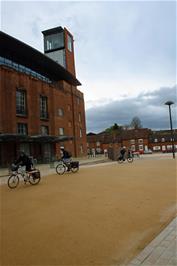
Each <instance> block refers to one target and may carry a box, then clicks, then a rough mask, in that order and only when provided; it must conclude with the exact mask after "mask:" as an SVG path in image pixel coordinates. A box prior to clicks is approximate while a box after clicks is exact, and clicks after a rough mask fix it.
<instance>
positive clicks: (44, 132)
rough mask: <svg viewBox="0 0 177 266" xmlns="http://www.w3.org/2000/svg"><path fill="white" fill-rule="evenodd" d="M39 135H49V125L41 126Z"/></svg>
mask: <svg viewBox="0 0 177 266" xmlns="http://www.w3.org/2000/svg"><path fill="white" fill-rule="evenodd" d="M41 135H43V136H46V135H49V127H48V126H41Z"/></svg>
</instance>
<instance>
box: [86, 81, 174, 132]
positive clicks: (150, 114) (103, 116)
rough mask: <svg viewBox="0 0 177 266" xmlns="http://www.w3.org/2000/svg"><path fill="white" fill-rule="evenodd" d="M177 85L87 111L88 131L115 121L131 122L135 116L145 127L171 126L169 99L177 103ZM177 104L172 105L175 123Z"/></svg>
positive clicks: (120, 123)
mask: <svg viewBox="0 0 177 266" xmlns="http://www.w3.org/2000/svg"><path fill="white" fill-rule="evenodd" d="M176 92H177V86H174V87H172V88H168V87H164V88H160V89H159V90H156V91H153V92H146V93H141V94H139V95H138V97H136V98H125V99H123V100H117V101H112V102H111V103H109V104H105V105H104V106H103V105H102V106H97V107H94V108H90V109H88V110H87V111H86V120H87V132H90V131H93V132H99V131H102V130H104V129H105V128H107V127H109V126H111V125H112V124H114V123H118V124H119V125H125V124H129V123H130V122H131V119H132V118H133V117H134V116H138V117H139V118H140V119H141V122H142V125H143V127H148V128H152V129H165V128H169V114H168V107H167V106H165V105H164V103H165V102H166V101H167V100H172V101H174V102H175V103H176ZM176 111H177V107H176V104H175V105H174V106H173V107H172V115H173V125H174V127H177V124H176Z"/></svg>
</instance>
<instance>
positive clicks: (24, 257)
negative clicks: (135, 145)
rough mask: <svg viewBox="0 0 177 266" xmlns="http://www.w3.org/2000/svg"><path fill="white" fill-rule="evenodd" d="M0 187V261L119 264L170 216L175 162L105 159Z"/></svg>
mask: <svg viewBox="0 0 177 266" xmlns="http://www.w3.org/2000/svg"><path fill="white" fill-rule="evenodd" d="M0 191H1V205H0V206H1V220H0V222H1V227H0V228H1V247H0V250H1V264H0V265H2V266H5V265H8V266H11V265H18V266H19V265H21V266H22V265H23V266H28V265H31V266H34V265H40V266H43V265H44V266H45V265H63V266H64V265H75V266H79V265H83V266H87V265H105V266H106V265H120V264H121V263H127V262H128V261H129V260H130V259H131V258H132V257H133V256H134V255H136V254H137V253H138V252H139V251H140V250H141V249H143V247H144V246H145V245H146V244H147V243H148V242H149V241H150V240H152V238H153V237H154V236H155V235H157V234H158V233H159V232H160V231H161V230H162V229H163V228H164V227H165V225H166V224H167V223H168V222H170V221H171V219H172V218H173V217H175V215H176V164H175V160H172V159H163V160H153V159H148V160H136V161H135V162H134V163H133V164H128V163H125V164H123V165H119V164H116V163H115V164H111V165H109V164H108V165H103V166H98V167H93V168H91V167H89V168H82V169H80V172H79V173H76V174H65V175H63V176H58V175H52V176H48V177H45V178H44V179H43V180H42V182H41V183H40V184H39V185H37V186H30V185H26V186H24V185H23V184H20V185H19V187H18V188H17V189H15V190H10V189H8V188H7V186H1V187H0Z"/></svg>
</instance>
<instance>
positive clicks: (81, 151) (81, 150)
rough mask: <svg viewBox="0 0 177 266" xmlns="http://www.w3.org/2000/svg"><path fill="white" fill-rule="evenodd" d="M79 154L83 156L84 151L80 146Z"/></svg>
mask: <svg viewBox="0 0 177 266" xmlns="http://www.w3.org/2000/svg"><path fill="white" fill-rule="evenodd" d="M80 153H81V154H83V153H84V150H83V145H82V144H81V145H80Z"/></svg>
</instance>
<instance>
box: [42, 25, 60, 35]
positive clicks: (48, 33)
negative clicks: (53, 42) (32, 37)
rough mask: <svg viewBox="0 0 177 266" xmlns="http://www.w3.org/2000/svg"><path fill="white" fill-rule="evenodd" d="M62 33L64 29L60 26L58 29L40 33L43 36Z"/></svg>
mask: <svg viewBox="0 0 177 266" xmlns="http://www.w3.org/2000/svg"><path fill="white" fill-rule="evenodd" d="M63 31H64V29H63V28H62V27H61V26H60V27H56V28H52V29H48V30H44V31H42V33H43V34H44V35H50V34H54V33H57V32H63Z"/></svg>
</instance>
